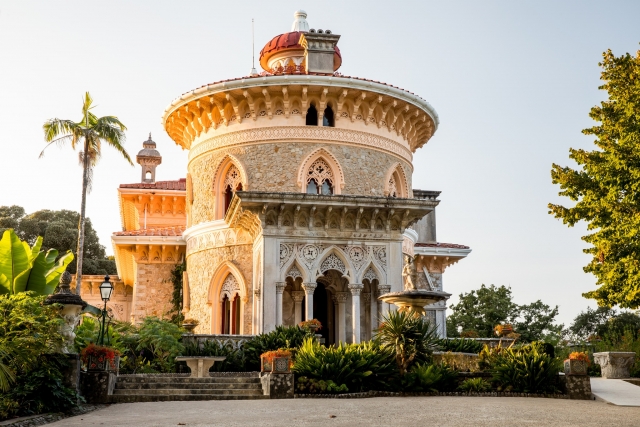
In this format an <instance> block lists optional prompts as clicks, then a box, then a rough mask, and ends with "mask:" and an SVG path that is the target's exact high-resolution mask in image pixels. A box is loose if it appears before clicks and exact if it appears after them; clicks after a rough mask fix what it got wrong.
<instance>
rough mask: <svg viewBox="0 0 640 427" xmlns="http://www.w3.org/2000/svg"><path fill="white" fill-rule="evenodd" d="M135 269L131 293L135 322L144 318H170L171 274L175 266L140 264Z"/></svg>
mask: <svg viewBox="0 0 640 427" xmlns="http://www.w3.org/2000/svg"><path fill="white" fill-rule="evenodd" d="M136 267H137V281H136V283H135V286H134V293H133V307H134V310H133V313H132V317H133V319H134V320H135V321H140V320H142V319H143V318H144V317H146V316H155V317H159V318H167V317H170V316H169V314H170V312H171V310H172V306H171V297H172V293H173V282H172V280H171V273H172V272H173V270H174V269H175V267H176V265H175V264H141V263H138V264H137V265H136Z"/></svg>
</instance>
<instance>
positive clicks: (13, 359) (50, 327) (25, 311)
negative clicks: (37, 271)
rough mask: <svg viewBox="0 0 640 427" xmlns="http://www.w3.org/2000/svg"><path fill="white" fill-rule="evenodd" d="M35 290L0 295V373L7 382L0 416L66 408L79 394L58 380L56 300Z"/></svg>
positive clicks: (60, 363) (60, 358)
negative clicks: (52, 303)
mask: <svg viewBox="0 0 640 427" xmlns="http://www.w3.org/2000/svg"><path fill="white" fill-rule="evenodd" d="M34 295H35V294H34V293H32V292H21V293H19V294H16V295H11V296H9V295H2V296H0V364H1V365H2V367H1V368H0V371H2V372H0V376H2V375H1V374H5V380H7V381H8V382H7V385H8V386H9V387H8V388H7V389H6V391H4V392H2V394H0V419H6V418H11V417H16V416H26V415H33V414H38V413H43V412H60V411H67V410H69V409H71V408H73V407H74V406H76V404H77V402H78V399H79V396H78V395H77V394H76V393H75V392H74V391H73V390H71V389H69V388H67V387H65V386H64V385H63V384H62V380H63V375H62V373H61V372H60V369H61V367H62V366H63V363H64V360H65V359H64V357H63V356H60V355H58V354H57V353H58V352H59V351H60V348H61V345H62V343H63V342H64V338H63V337H62V335H61V334H60V326H61V324H62V319H61V317H60V315H59V306H45V305H43V301H44V297H37V296H34ZM7 374H9V375H8V377H6V375H7Z"/></svg>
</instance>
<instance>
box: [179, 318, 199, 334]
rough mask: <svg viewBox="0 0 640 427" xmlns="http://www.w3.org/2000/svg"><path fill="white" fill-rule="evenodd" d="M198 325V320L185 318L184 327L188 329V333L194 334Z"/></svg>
mask: <svg viewBox="0 0 640 427" xmlns="http://www.w3.org/2000/svg"><path fill="white" fill-rule="evenodd" d="M196 326H198V322H195V321H189V320H185V321H184V322H183V323H182V327H183V328H184V329H185V330H186V331H187V333H188V334H191V335H193V330H194V329H195V328H196Z"/></svg>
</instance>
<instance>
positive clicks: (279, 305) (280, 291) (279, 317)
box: [276, 282, 287, 326]
mask: <svg viewBox="0 0 640 427" xmlns="http://www.w3.org/2000/svg"><path fill="white" fill-rule="evenodd" d="M286 287H287V284H286V283H284V282H276V326H280V325H282V294H283V292H284V288H286Z"/></svg>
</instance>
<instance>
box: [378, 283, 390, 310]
mask: <svg viewBox="0 0 640 427" xmlns="http://www.w3.org/2000/svg"><path fill="white" fill-rule="evenodd" d="M389 292H391V285H378V295H379V296H381V295H384V294H388V293H389ZM381 302H382V301H381ZM381 308H382V310H381V312H380V317H383V316H386V315H387V314H388V313H389V304H387V303H386V302H382V307H381Z"/></svg>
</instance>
